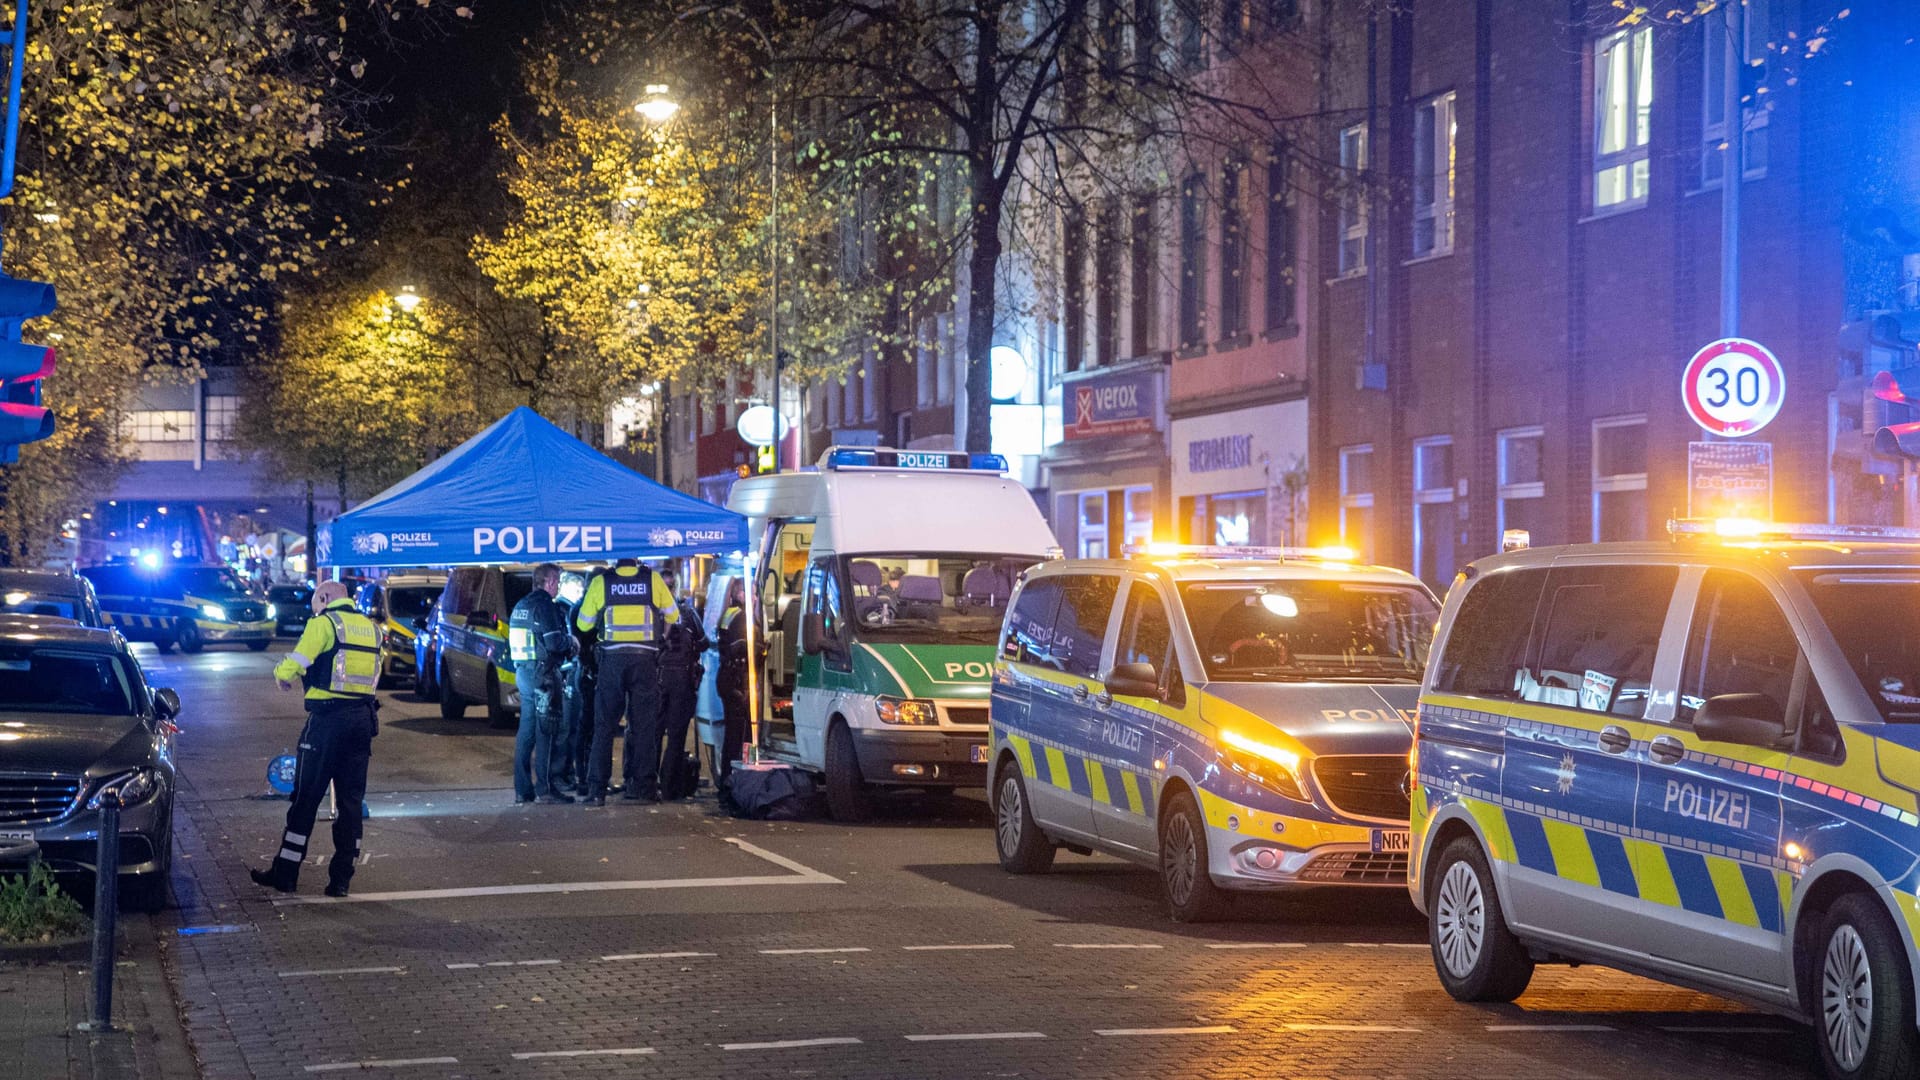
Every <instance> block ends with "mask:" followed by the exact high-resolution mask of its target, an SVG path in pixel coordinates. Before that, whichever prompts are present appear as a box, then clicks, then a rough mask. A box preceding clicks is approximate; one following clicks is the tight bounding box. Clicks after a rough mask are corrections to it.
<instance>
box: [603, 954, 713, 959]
mask: <svg viewBox="0 0 1920 1080" xmlns="http://www.w3.org/2000/svg"><path fill="white" fill-rule="evenodd" d="M719 955H720V954H719V953H710V952H631V953H614V954H613V955H612V956H603V957H601V958H600V959H602V960H691V959H693V958H694V957H696V956H719Z"/></svg>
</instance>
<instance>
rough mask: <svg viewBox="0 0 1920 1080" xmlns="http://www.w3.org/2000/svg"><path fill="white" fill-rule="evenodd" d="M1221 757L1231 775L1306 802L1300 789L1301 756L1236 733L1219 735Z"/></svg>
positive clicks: (1304, 795)
mask: <svg viewBox="0 0 1920 1080" xmlns="http://www.w3.org/2000/svg"><path fill="white" fill-rule="evenodd" d="M1220 743H1221V750H1220V756H1221V758H1222V759H1224V760H1225V761H1226V763H1227V765H1228V766H1230V767H1231V768H1232V769H1233V771H1234V772H1237V773H1239V774H1240V775H1242V776H1244V777H1246V778H1247V779H1249V780H1251V781H1253V782H1254V783H1256V784H1259V785H1260V786H1261V787H1263V788H1266V789H1267V790H1268V791H1271V792H1274V793H1275V794H1277V795H1284V796H1286V797H1287V798H1289V799H1293V800H1294V801H1296V802H1306V801H1307V796H1306V793H1305V792H1304V791H1302V790H1301V789H1300V755H1299V754H1296V753H1294V752H1293V751H1291V750H1288V749H1287V748H1286V747H1283V746H1274V745H1273V744H1271V743H1264V742H1260V741H1259V740H1257V739H1249V738H1247V737H1246V736H1245V735H1242V734H1240V733H1239V732H1237V731H1222V732H1221V733H1220Z"/></svg>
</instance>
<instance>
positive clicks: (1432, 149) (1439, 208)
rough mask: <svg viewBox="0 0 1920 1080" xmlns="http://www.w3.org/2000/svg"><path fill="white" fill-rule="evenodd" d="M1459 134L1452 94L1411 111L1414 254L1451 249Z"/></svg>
mask: <svg viewBox="0 0 1920 1080" xmlns="http://www.w3.org/2000/svg"><path fill="white" fill-rule="evenodd" d="M1458 133H1459V125H1458V122H1457V121H1456V120H1455V118H1454V113H1453V94H1452V93H1445V94H1441V95H1440V96H1439V97H1435V98H1429V99H1427V100H1426V101H1423V102H1421V103H1420V104H1419V105H1417V106H1415V107H1414V110H1413V253H1414V255H1416V256H1420V255H1445V254H1447V253H1449V252H1451V251H1452V250H1453V198H1454V186H1453V185H1454V153H1455V146H1456V143H1457V140H1456V139H1455V136H1456V135H1457V134H1458Z"/></svg>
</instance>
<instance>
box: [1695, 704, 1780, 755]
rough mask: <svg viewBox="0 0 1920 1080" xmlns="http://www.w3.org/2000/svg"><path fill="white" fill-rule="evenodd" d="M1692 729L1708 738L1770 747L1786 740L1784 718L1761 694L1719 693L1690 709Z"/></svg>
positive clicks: (1778, 709) (1711, 740) (1702, 736)
mask: <svg viewBox="0 0 1920 1080" xmlns="http://www.w3.org/2000/svg"><path fill="white" fill-rule="evenodd" d="M1693 733H1694V734H1695V735H1698V736H1700V737H1701V738H1702V739H1705V740H1707V741H1709V742H1723V743H1736V744H1738V745H1740V746H1759V747H1766V748H1769V749H1771V748H1774V747H1777V746H1779V745H1780V744H1781V743H1782V742H1784V741H1785V740H1786V736H1787V718H1786V715H1785V713H1784V712H1783V711H1782V710H1781V708H1780V705H1779V704H1778V703H1777V702H1775V701H1774V700H1773V699H1772V698H1770V697H1768V696H1767V695H1765V694H1720V695H1717V696H1715V697H1710V698H1708V699H1707V702H1706V704H1704V705H1702V706H1700V711H1698V712H1696V713H1694V715H1693Z"/></svg>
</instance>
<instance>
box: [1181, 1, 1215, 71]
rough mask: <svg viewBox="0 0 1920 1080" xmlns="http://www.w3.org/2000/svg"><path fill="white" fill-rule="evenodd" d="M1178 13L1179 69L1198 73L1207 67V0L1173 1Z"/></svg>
mask: <svg viewBox="0 0 1920 1080" xmlns="http://www.w3.org/2000/svg"><path fill="white" fill-rule="evenodd" d="M1175 3H1176V4H1177V5H1178V7H1179V11H1180V67H1181V69H1182V70H1185V71H1199V70H1200V69H1201V68H1203V67H1206V66H1207V4H1208V0H1175Z"/></svg>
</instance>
